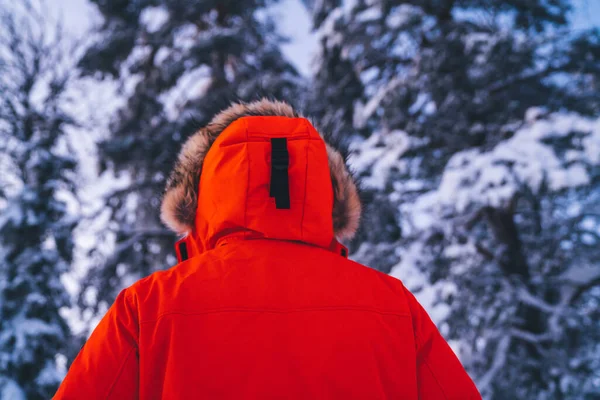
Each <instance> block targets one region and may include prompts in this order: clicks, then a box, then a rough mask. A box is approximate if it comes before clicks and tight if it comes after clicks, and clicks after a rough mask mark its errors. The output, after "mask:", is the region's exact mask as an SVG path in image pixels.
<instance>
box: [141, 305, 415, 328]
mask: <svg viewBox="0 0 600 400" xmlns="http://www.w3.org/2000/svg"><path fill="white" fill-rule="evenodd" d="M314 311H362V312H369V313H374V314H380V315H395V316H398V317H410V314H405V313H400V312H395V311H382V310H374V309H370V308H360V307H316V308H296V309H288V310H284V309H282V310H277V309H264V308H221V309H214V310H205V311H197V312H183V311H169V312H166V313H163V314H161V315H159V316H158V317H157V318H155V319H150V320H146V321H141V322H140V324H148V323H151V322H157V321H158V320H160V319H161V318H162V317H165V316H168V315H204V314H218V313H228V312H251V313H271V314H291V313H300V312H314Z"/></svg>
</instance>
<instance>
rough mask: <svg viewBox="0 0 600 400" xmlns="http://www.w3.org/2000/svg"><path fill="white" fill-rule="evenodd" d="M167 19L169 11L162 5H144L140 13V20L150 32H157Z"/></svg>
mask: <svg viewBox="0 0 600 400" xmlns="http://www.w3.org/2000/svg"><path fill="white" fill-rule="evenodd" d="M168 20H169V12H168V11H167V10H165V9H164V7H146V8H145V9H144V10H143V11H142V13H141V15H140V22H141V23H142V24H143V25H144V26H145V27H146V30H147V31H148V32H150V33H154V32H157V31H158V30H159V29H160V28H161V27H162V26H163V25H164V24H165V23H166V22H167V21H168Z"/></svg>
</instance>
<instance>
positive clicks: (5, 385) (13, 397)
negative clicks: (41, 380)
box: [0, 377, 27, 400]
mask: <svg viewBox="0 0 600 400" xmlns="http://www.w3.org/2000/svg"><path fill="white" fill-rule="evenodd" d="M0 400H27V398H26V396H25V393H24V392H23V390H21V387H20V386H19V384H18V383H17V382H15V381H13V380H12V379H6V378H3V377H0Z"/></svg>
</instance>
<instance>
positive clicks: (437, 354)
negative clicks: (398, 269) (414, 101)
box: [56, 103, 480, 399]
mask: <svg viewBox="0 0 600 400" xmlns="http://www.w3.org/2000/svg"><path fill="white" fill-rule="evenodd" d="M244 107H247V108H246V109H244V108H236V107H233V108H232V110H233V111H226V112H225V114H227V112H229V113H230V115H229V116H227V115H226V118H221V117H217V118H216V119H215V120H214V121H215V122H214V123H213V125H212V127H215V126H216V127H220V128H219V129H220V130H218V132H217V134H213V133H211V132H210V131H209V132H208V133H204V132H200V133H199V134H198V135H200V136H198V137H192V138H191V139H190V141H189V142H188V143H187V144H186V145H185V146H184V150H183V152H182V155H180V164H179V165H178V166H177V167H176V170H175V173H174V174H173V176H172V180H171V181H170V184H169V186H168V187H167V193H166V195H165V201H164V203H163V218H164V219H165V221H166V222H167V223H168V224H169V225H170V226H172V227H174V228H175V229H177V230H178V231H181V232H185V233H186V234H187V236H186V237H185V239H184V240H183V241H182V242H181V243H179V244H178V247H177V249H178V256H179V258H180V259H181V260H183V262H180V263H179V264H178V265H177V266H175V267H173V268H171V269H170V270H167V271H164V272H157V273H155V274H153V275H151V276H149V277H148V278H145V279H142V280H141V281H139V282H137V283H136V284H134V285H133V286H131V287H130V288H128V289H126V290H124V291H123V292H121V294H120V295H119V296H118V297H117V299H116V301H115V304H114V305H113V306H112V307H111V309H110V310H109V311H108V313H107V315H106V316H105V317H104V318H103V320H102V321H101V322H100V324H99V326H98V327H97V328H96V330H95V331H94V333H93V334H92V336H91V337H90V339H89V340H88V342H87V343H86V345H85V346H84V348H83V349H82V351H81V352H80V354H79V356H78V357H77V359H76V360H75V361H74V363H73V365H72V367H71V369H70V371H69V374H68V375H67V377H66V379H65V381H64V382H63V384H62V385H61V388H60V389H59V391H58V392H57V396H56V398H59V399H63V398H64V399H68V398H103V399H104V398H111V399H112V398H114V399H127V398H138V397H140V398H143V399H155V398H156V399H161V398H162V399H186V398H190V399H192V398H193V399H195V398H201V397H203V398H211V399H213V398H214V399H216V398H236V399H238V398H261V399H264V398H368V399H384V398H400V399H417V398H420V399H438V398H439V399H469V398H479V397H480V396H479V394H478V392H477V389H476V388H475V386H474V385H473V383H472V381H471V380H470V378H469V377H468V375H467V374H466V373H465V371H464V369H463V368H462V366H461V365H460V362H459V361H458V359H457V358H456V356H455V355H454V353H453V352H452V350H451V349H450V348H449V347H448V345H447V344H446V342H445V341H444V339H443V338H442V337H441V336H440V334H439V332H438V331H437V329H436V328H435V326H434V325H433V323H432V322H431V320H430V319H429V317H428V316H427V314H426V313H425V311H424V310H423V309H422V308H421V306H420V305H419V304H418V302H417V301H416V300H415V298H414V297H413V296H412V294H410V293H409V292H408V291H407V290H406V289H405V288H404V287H403V285H402V283H401V282H400V281H398V280H396V279H394V278H391V277H389V276H387V275H384V274H381V273H379V272H377V271H375V270H372V269H369V268H367V267H364V266H362V265H360V264H357V263H354V262H352V261H350V260H348V259H347V258H346V257H347V250H346V249H345V248H344V247H343V246H341V245H340V244H339V243H338V242H337V241H336V239H335V236H337V237H349V236H351V234H353V232H354V231H355V230H356V226H357V224H358V215H359V212H360V203H359V202H358V196H357V193H356V187H355V185H354V183H353V181H352V180H351V177H350V175H349V174H348V172H347V170H346V168H345V166H344V164H343V160H342V158H341V156H340V155H339V154H338V153H336V152H335V151H334V150H332V149H331V147H330V146H329V145H327V146H326V144H325V143H324V142H323V139H322V138H321V137H320V136H319V134H318V133H317V132H316V130H315V129H314V128H313V127H312V126H311V125H310V124H309V123H308V121H307V120H305V119H303V118H296V117H281V116H271V117H261V116H250V117H242V118H238V115H237V114H236V113H237V112H238V111H240V110H242V111H243V112H242V114H244V113H246V114H250V115H253V114H255V113H256V110H259V111H260V109H261V108H264V103H259V104H258V106H256V105H253V104H250V105H246V106H244ZM252 107H255V108H252ZM268 107H270V108H269V109H268V110H267V111H269V112H270V113H271V114H272V112H274V111H273V110H275V111H277V112H280V110H281V107H283V106H282V105H281V104H280V103H279V104H275V105H272V104H271V105H268ZM271 114H267V115H271ZM223 121H226V123H224V122H223ZM232 121H234V122H232ZM210 127H211V125H209V128H210ZM209 128H207V129H209ZM215 129H216V128H215ZM223 129H224V130H223ZM221 130H223V133H222V134H221ZM210 135H213V136H215V137H216V136H217V135H219V136H218V137H217V138H216V140H215V139H214V137H212V136H210ZM211 146H212V147H211ZM208 148H210V151H208ZM198 155H201V157H199V156H198ZM204 157H205V158H204ZM200 171H201V176H200ZM198 179H199V181H200V182H199V185H196V184H194V182H195V181H197V180H198ZM198 192H199V193H198ZM165 215H166V216H165ZM349 233H350V234H349Z"/></svg>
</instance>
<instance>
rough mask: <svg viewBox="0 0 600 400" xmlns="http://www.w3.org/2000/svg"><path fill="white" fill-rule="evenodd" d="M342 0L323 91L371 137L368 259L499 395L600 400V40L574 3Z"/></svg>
mask: <svg viewBox="0 0 600 400" xmlns="http://www.w3.org/2000/svg"><path fill="white" fill-rule="evenodd" d="M335 3H336V2H328V1H316V0H315V1H314V2H310V4H309V5H312V6H313V7H315V10H316V11H315V26H316V29H317V33H318V35H319V38H320V43H321V51H320V54H319V58H318V65H317V68H316V71H317V72H316V75H315V84H314V87H315V88H317V90H315V93H317V94H318V93H319V92H323V93H326V92H324V91H323V89H321V88H322V87H327V86H328V82H327V80H330V79H332V80H333V82H330V83H329V85H330V86H329V87H331V88H333V89H335V90H333V89H332V91H331V92H329V93H328V94H327V95H328V96H329V98H330V100H329V101H328V104H320V105H317V106H320V107H323V111H322V112H321V114H320V115H321V116H325V118H327V115H337V116H340V117H341V116H344V118H346V120H345V121H343V123H344V124H346V126H348V127H350V128H349V129H348V128H344V129H347V131H346V132H345V133H346V134H347V135H351V136H352V137H353V138H356V137H357V136H356V134H357V133H359V134H362V135H364V136H366V137H367V138H366V139H364V140H355V141H354V142H353V143H351V150H352V152H353V158H352V160H353V164H354V167H355V169H356V170H357V173H358V174H359V176H360V177H361V178H362V182H363V190H364V193H365V200H366V202H367V207H366V213H365V216H364V221H363V228H364V229H363V230H362V231H361V232H360V235H359V237H358V238H357V241H356V242H355V243H353V246H352V247H353V249H354V250H355V252H354V254H353V257H354V258H356V259H358V260H359V261H362V262H365V263H367V264H369V265H371V266H373V267H375V268H378V269H380V270H382V271H385V272H390V271H391V273H392V274H393V275H395V276H398V277H400V278H401V279H402V280H403V281H404V282H405V283H406V284H407V286H408V287H409V288H410V289H411V290H413V291H415V292H418V294H417V296H418V297H419V298H420V299H421V300H422V301H423V302H424V303H425V304H426V306H427V308H428V309H430V310H432V314H433V317H434V319H435V320H436V322H437V323H438V324H439V326H440V328H441V329H442V333H443V334H444V335H445V336H446V337H447V338H449V339H451V340H452V341H453V343H454V345H455V348H456V349H457V351H459V353H460V354H461V357H462V359H463V362H464V363H465V364H466V366H467V368H468V369H469V371H470V372H471V373H472V375H473V376H474V378H475V379H476V381H477V383H478V384H479V386H480V388H481V389H482V391H483V392H484V394H485V397H486V398H488V399H504V398H532V399H538V398H539V399H547V398H594V397H596V396H598V393H599V389H598V387H599V385H598V382H599V381H598V374H597V372H596V371H597V370H598V368H597V367H598V365H597V361H595V360H597V359H598V337H597V335H596V331H597V322H596V321H597V320H598V315H597V311H596V310H595V309H594V306H595V305H596V304H597V303H598V301H599V299H600V297H599V295H600V293H598V287H597V286H598V284H599V283H600V282H599V280H598V278H599V275H598V272H599V271H598V265H599V262H600V260H599V259H598V252H597V247H598V246H597V245H596V240H597V239H598V237H597V234H598V223H599V220H598V211H597V210H595V211H594V208H597V204H598V196H599V193H600V192H599V185H598V174H599V164H598V163H599V161H600V160H598V158H597V154H600V153H599V152H598V150H599V149H598V144H597V143H598V142H597V135H598V128H597V127H598V122H597V120H594V119H593V118H592V119H589V118H590V116H593V115H597V114H598V112H599V111H600V103H599V100H600V97H599V95H598V93H600V92H599V91H598V83H599V78H600V36H599V35H598V32H597V31H578V32H576V31H573V30H572V29H571V27H570V25H569V23H568V22H569V21H568V15H569V14H568V12H569V10H570V7H571V2H569V1H566V0H553V1H537V0H534V1H528V2H521V1H519V2H517V1H495V0H491V1H485V2H482V1H478V0H473V1H460V2H457V1H453V0H442V1H438V0H435V1H434V0H432V1H428V0H424V1H388V0H356V1H343V2H339V4H337V6H336V4H335ZM323 10H325V11H323ZM323 14H325V15H323ZM336 58H337V61H336ZM336 63H337V64H336ZM342 65H344V66H351V68H352V74H354V76H357V77H359V82H360V84H361V85H362V89H361V90H353V91H349V90H346V92H344V89H347V88H346V87H344V85H343V82H344V80H343V78H344V76H347V75H346V74H340V75H337V76H335V77H334V76H333V75H332V74H329V75H328V74H326V73H323V71H322V70H323V68H325V67H326V66H328V67H327V68H328V69H327V71H335V70H336V68H338V69H340V68H342V67H341V66H342ZM332 77H333V78H332ZM354 87H359V86H358V85H354ZM351 93H354V94H355V95H354V96H352V95H351ZM349 109H352V110H353V112H351V113H349V112H347V110H349ZM350 117H351V119H350ZM534 175H535V176H534ZM586 396H587V397H586Z"/></svg>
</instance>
